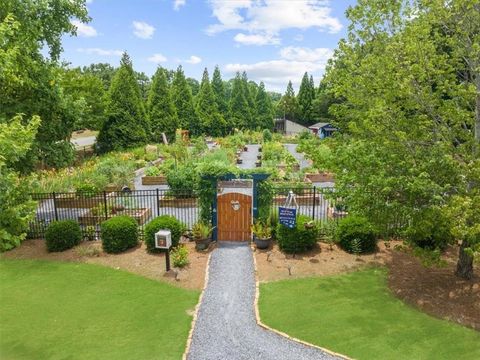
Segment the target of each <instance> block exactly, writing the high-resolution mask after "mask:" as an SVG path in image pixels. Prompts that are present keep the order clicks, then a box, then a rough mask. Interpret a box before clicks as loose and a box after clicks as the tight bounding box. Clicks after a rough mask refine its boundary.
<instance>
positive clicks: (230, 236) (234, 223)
mask: <svg viewBox="0 0 480 360" xmlns="http://www.w3.org/2000/svg"><path fill="white" fill-rule="evenodd" d="M269 176H270V175H269V174H263V173H258V174H245V175H239V176H236V175H234V174H228V175H223V176H220V177H219V178H218V179H216V181H217V182H216V187H217V196H215V198H214V199H213V204H212V225H213V226H214V227H215V228H214V231H213V234H212V235H213V239H214V240H236V241H248V240H250V236H251V231H250V226H251V224H252V221H253V219H256V218H257V217H258V185H259V183H260V182H261V181H264V180H266V179H267V178H268V177H269ZM225 182H229V184H225ZM247 182H248V184H249V185H248V186H246V183H247ZM235 183H236V184H235ZM219 184H220V187H219V186H218V185H219ZM222 185H226V186H224V187H223V186H222ZM240 189H241V190H240ZM246 189H249V191H246Z"/></svg>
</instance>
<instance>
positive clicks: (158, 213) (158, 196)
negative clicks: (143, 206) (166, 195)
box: [155, 188, 160, 216]
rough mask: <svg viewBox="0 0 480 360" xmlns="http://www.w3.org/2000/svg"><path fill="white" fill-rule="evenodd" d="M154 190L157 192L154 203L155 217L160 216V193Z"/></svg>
mask: <svg viewBox="0 0 480 360" xmlns="http://www.w3.org/2000/svg"><path fill="white" fill-rule="evenodd" d="M156 190H157V197H156V199H155V201H156V202H157V216H160V192H159V191H158V188H157V189H156Z"/></svg>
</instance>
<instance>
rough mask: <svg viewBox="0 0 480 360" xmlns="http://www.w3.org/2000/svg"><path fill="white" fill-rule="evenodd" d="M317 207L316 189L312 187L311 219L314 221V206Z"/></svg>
mask: <svg viewBox="0 0 480 360" xmlns="http://www.w3.org/2000/svg"><path fill="white" fill-rule="evenodd" d="M316 205H317V187H316V186H313V209H312V218H313V220H315V206H316Z"/></svg>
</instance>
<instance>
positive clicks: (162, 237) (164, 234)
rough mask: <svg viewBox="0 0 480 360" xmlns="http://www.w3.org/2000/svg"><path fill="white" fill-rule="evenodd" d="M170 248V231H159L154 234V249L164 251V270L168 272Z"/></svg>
mask: <svg viewBox="0 0 480 360" xmlns="http://www.w3.org/2000/svg"><path fill="white" fill-rule="evenodd" d="M171 247H172V233H171V232H170V230H159V231H158V232H156V233H155V248H156V249H163V250H166V253H165V268H166V271H170V248H171Z"/></svg>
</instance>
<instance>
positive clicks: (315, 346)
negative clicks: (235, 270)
mask: <svg viewBox="0 0 480 360" xmlns="http://www.w3.org/2000/svg"><path fill="white" fill-rule="evenodd" d="M252 252H255V248H254V247H253V246H252ZM252 256H253V266H254V272H255V300H254V302H253V306H254V310H255V320H256V322H257V325H258V326H260V327H262V328H264V329H266V330H268V331H271V332H274V333H275V334H277V335H280V336H283V337H285V338H287V339H289V340H291V341H295V342H297V343H300V344H302V345H305V346H309V347H312V348H316V349H319V350H322V351H324V352H326V353H327V354H330V355H332V356H337V357H339V358H342V359H345V360H354V359H353V358H350V357H348V356H346V355H343V354H339V353H336V352H334V351H331V350H328V349H325V348H324V347H321V346H318V345H314V344H311V343H309V342H306V341H303V340H300V339H297V338H295V337H292V336H290V335H288V334H286V333H284V332H282V331H279V330H276V329H274V328H271V327H270V326H268V325H266V324H264V323H263V322H262V319H261V318H260V311H259V309H258V299H259V297H260V290H259V287H260V281H259V280H258V271H257V259H256V258H255V254H254V253H253V254H252Z"/></svg>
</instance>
